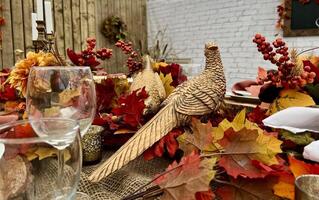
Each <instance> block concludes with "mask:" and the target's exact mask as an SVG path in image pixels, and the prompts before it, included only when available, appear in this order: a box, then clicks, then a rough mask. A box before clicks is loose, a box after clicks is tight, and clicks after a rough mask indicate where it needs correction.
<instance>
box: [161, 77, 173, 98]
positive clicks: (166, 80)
mask: <svg viewBox="0 0 319 200" xmlns="http://www.w3.org/2000/svg"><path fill="white" fill-rule="evenodd" d="M160 78H161V81H162V83H163V86H164V88H165V92H166V96H168V95H170V94H171V93H172V91H173V90H174V89H175V88H174V87H173V86H171V83H172V82H173V78H172V75H171V74H170V73H169V74H166V75H165V76H164V74H163V73H160Z"/></svg>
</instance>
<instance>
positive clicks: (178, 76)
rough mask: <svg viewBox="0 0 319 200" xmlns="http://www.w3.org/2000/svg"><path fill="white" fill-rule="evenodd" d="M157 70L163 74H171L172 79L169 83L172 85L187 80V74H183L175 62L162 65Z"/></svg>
mask: <svg viewBox="0 0 319 200" xmlns="http://www.w3.org/2000/svg"><path fill="white" fill-rule="evenodd" d="M159 71H160V72H161V73H163V74H164V75H168V74H170V75H171V76H172V79H173V81H172V83H171V84H170V85H171V86H173V87H177V86H178V85H179V84H181V83H183V82H184V81H186V80H187V76H185V75H184V74H183V70H182V67H181V66H180V65H179V64H176V63H172V64H169V65H165V66H164V65H162V66H160V67H159Z"/></svg>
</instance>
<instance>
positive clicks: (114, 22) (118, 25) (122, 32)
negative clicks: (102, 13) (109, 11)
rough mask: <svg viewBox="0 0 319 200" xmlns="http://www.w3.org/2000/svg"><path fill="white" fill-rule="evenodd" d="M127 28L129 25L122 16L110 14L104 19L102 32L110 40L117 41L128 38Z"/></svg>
mask: <svg viewBox="0 0 319 200" xmlns="http://www.w3.org/2000/svg"><path fill="white" fill-rule="evenodd" d="M126 29H127V26H126V24H125V23H124V22H123V21H122V20H121V18H120V17H118V16H110V17H108V18H106V19H105V20H104V23H103V26H102V33H103V35H104V36H105V37H106V38H108V39H109V40H110V42H116V41H118V40H124V39H125V38H126V35H127V34H126Z"/></svg>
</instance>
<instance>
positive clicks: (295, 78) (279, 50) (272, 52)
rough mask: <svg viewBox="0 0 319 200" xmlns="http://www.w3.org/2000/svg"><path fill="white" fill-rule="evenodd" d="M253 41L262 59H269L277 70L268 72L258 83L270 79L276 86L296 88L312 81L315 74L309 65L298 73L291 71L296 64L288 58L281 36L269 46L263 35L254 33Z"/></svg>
mask: <svg viewBox="0 0 319 200" xmlns="http://www.w3.org/2000/svg"><path fill="white" fill-rule="evenodd" d="M253 42H254V43H256V44H257V48H258V51H259V52H261V53H262V54H263V56H264V60H269V61H270V62H271V63H272V64H276V65H277V67H278V70H272V71H270V72H268V73H267V78H266V79H264V80H261V81H260V84H263V82H264V81H271V82H272V84H274V85H275V86H276V87H284V88H296V87H303V86H305V85H306V84H307V83H313V81H314V78H315V76H316V74H315V73H314V72H311V67H310V66H304V72H303V73H302V74H300V75H294V74H293V73H292V72H293V68H294V67H295V66H296V65H295V63H293V62H292V61H291V60H290V57H289V53H288V47H287V46H286V43H285V42H284V41H283V40H282V39H281V38H277V39H276V40H275V41H274V42H273V43H272V46H271V44H270V43H269V42H266V39H265V37H264V36H262V35H261V34H256V35H255V37H254V39H253Z"/></svg>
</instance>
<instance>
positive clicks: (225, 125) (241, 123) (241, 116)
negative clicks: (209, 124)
mask: <svg viewBox="0 0 319 200" xmlns="http://www.w3.org/2000/svg"><path fill="white" fill-rule="evenodd" d="M244 127H245V128H247V129H249V130H258V133H262V132H263V130H261V129H260V128H259V127H258V125H257V124H255V123H253V122H250V121H249V120H247V119H246V109H243V110H241V111H240V112H239V113H238V114H237V115H236V116H235V118H234V120H233V121H232V122H230V121H228V120H227V119H224V120H223V121H222V122H220V123H219V124H218V127H214V128H213V139H214V140H216V141H217V140H220V139H222V138H223V137H224V132H225V131H226V130H228V129H229V128H233V130H234V131H236V132H237V131H239V130H241V129H243V128H244Z"/></svg>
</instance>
